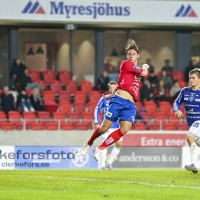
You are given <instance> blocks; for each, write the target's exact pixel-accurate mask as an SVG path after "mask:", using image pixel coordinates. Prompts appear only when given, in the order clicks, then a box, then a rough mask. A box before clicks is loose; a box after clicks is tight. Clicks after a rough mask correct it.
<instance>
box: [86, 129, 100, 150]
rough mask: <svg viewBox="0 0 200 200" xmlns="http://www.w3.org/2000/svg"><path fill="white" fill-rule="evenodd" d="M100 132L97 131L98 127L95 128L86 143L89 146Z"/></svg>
mask: <svg viewBox="0 0 200 200" xmlns="http://www.w3.org/2000/svg"><path fill="white" fill-rule="evenodd" d="M100 135H101V134H100V133H99V128H96V129H95V131H94V133H93V134H92V136H91V138H90V139H89V140H88V144H89V145H90V146H91V145H92V144H93V142H94V140H96V139H97V138H98V137H99V136H100Z"/></svg>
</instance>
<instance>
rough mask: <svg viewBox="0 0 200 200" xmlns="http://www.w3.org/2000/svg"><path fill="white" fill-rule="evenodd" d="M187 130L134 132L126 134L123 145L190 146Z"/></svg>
mask: <svg viewBox="0 0 200 200" xmlns="http://www.w3.org/2000/svg"><path fill="white" fill-rule="evenodd" d="M186 135H187V132H184V133H176V132H173V133H167V132H165V133H162V134H153V133H147V132H144V133H140V134H137V133H134V134H126V135H125V136H124V139H123V146H127V147H183V146H188V144H187V140H186Z"/></svg>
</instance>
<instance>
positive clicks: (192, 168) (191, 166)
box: [185, 164, 198, 174]
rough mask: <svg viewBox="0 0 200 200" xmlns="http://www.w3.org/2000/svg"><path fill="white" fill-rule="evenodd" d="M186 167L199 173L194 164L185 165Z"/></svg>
mask: <svg viewBox="0 0 200 200" xmlns="http://www.w3.org/2000/svg"><path fill="white" fill-rule="evenodd" d="M185 169H186V170H188V171H192V172H193V173H194V174H196V173H198V169H197V168H196V167H195V165H194V164H191V165H185Z"/></svg>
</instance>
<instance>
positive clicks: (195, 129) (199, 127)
mask: <svg viewBox="0 0 200 200" xmlns="http://www.w3.org/2000/svg"><path fill="white" fill-rule="evenodd" d="M187 135H188V136H193V137H195V139H197V138H200V120H198V121H195V122H194V123H193V124H192V126H191V127H190V129H189V131H188V133H187Z"/></svg>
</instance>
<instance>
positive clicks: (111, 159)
mask: <svg viewBox="0 0 200 200" xmlns="http://www.w3.org/2000/svg"><path fill="white" fill-rule="evenodd" d="M119 152H120V148H117V147H114V148H113V149H112V151H111V153H110V157H109V160H108V164H109V165H110V164H112V163H113V161H114V159H115V158H116V157H117V156H118V154H119Z"/></svg>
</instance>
